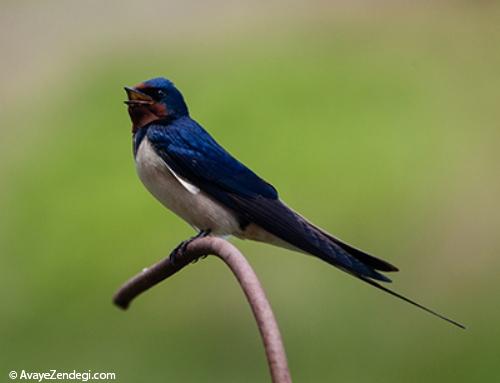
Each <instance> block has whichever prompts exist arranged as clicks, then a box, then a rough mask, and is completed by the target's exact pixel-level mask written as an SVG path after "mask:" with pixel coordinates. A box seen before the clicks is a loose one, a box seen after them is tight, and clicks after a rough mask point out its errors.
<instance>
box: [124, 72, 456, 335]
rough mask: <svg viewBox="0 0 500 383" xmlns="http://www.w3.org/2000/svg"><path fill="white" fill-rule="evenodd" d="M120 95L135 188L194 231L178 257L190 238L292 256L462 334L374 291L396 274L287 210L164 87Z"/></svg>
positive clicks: (160, 80) (142, 86) (157, 82)
mask: <svg viewBox="0 0 500 383" xmlns="http://www.w3.org/2000/svg"><path fill="white" fill-rule="evenodd" d="M124 89H125V91H126V94H127V100H126V101H124V102H125V104H127V106H128V113H129V116H130V119H131V122H132V142H133V154H134V159H135V165H136V170H137V173H138V176H139V178H140V180H141V181H142V183H143V184H144V186H145V187H146V189H148V191H149V192H150V193H151V194H152V195H153V196H154V197H155V198H156V199H157V200H158V201H159V202H160V203H161V204H163V205H164V206H165V207H166V208H168V209H169V210H171V211H172V212H173V213H175V214H176V215H177V216H179V217H180V218H182V219H184V220H185V221H186V222H187V223H189V224H190V225H191V226H192V227H193V228H195V229H196V230H197V231H198V234H197V235H195V236H193V237H192V238H190V239H189V240H187V241H184V242H182V243H181V246H180V247H181V250H182V249H185V247H186V245H187V244H188V243H189V242H190V241H192V240H194V239H196V238H200V237H205V236H208V235H213V236H221V237H228V236H235V237H237V238H240V239H249V240H254V241H259V242H264V243H268V244H271V245H275V246H279V247H283V248H286V249H290V250H294V251H298V252H301V253H305V254H308V255H312V256H314V257H317V258H319V259H321V260H323V261H325V262H326V263H328V264H330V265H333V266H335V267H337V268H338V269H340V270H342V271H344V272H346V273H348V274H350V275H351V276H353V277H355V278H357V279H359V280H361V281H363V282H365V283H367V284H369V285H371V286H373V287H375V288H377V289H379V290H382V291H384V292H386V293H388V294H391V295H392V296H394V297H397V298H399V299H402V300H403V301H406V302H408V303H410V304H412V305H414V306H416V307H418V308H420V309H422V310H424V311H427V312H428V313H430V314H432V315H434V316H436V317H439V318H441V319H443V320H445V321H447V322H449V323H451V324H453V325H456V326H458V327H461V328H465V327H464V326H463V325H462V324H461V323H459V322H457V321H454V320H452V319H450V318H448V317H445V316H444V315H442V314H439V313H437V312H436V311H434V310H431V309H429V308H427V307H425V306H423V305H421V304H420V303H417V302H416V301H414V300H412V299H409V298H407V297H405V296H403V295H402V294H399V293H397V292H395V291H393V290H390V289H389V288H387V287H386V286H384V285H382V283H388V282H391V280H390V279H389V277H388V276H387V275H385V274H386V273H389V272H395V271H398V268H397V267H396V266H394V265H392V264H391V263H389V262H387V261H384V260H382V259H379V258H377V257H375V256H373V255H370V254H368V253H366V252H364V251H362V250H360V249H358V248H356V247H354V246H351V245H349V244H348V243H346V242H344V241H342V240H340V239H339V238H338V237H336V236H334V235H332V234H330V233H328V232H327V231H326V230H324V229H322V228H320V227H318V226H316V225H314V224H313V223H312V222H311V221H309V220H308V219H306V218H305V217H304V216H302V215H301V214H299V213H297V212H296V211H294V210H293V209H292V208H290V207H289V206H287V205H286V204H285V203H284V202H283V201H282V200H281V199H280V197H279V195H278V191H277V190H276V188H275V187H274V186H273V185H271V184H270V183H268V182H267V181H265V180H264V179H262V178H261V177H259V176H258V175H257V174H256V173H254V172H253V171H252V170H250V169H249V168H248V167H247V166H245V165H244V164H243V163H241V162H240V161H238V160H237V159H236V158H235V157H234V156H232V155H231V154H230V153H229V152H228V151H227V150H225V149H224V148H223V147H222V146H221V145H220V144H219V143H218V142H217V141H215V139H214V138H213V137H212V136H211V135H210V134H209V133H208V132H207V131H206V130H205V129H204V128H203V127H202V126H201V125H200V124H199V123H198V122H196V121H195V120H194V119H192V118H191V116H190V113H189V110H188V106H187V104H186V102H185V100H184V97H183V95H182V93H181V92H180V91H179V90H178V88H177V87H176V86H175V85H174V83H173V82H172V81H170V80H168V79H166V78H164V77H156V78H152V79H150V80H147V81H143V82H141V83H139V84H137V85H135V86H132V87H129V86H126V87H124ZM172 254H175V251H174V252H173V253H172Z"/></svg>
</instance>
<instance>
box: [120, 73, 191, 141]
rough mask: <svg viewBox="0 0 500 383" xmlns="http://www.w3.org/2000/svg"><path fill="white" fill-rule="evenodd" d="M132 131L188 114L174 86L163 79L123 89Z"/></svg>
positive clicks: (154, 79)
mask: <svg viewBox="0 0 500 383" xmlns="http://www.w3.org/2000/svg"><path fill="white" fill-rule="evenodd" d="M125 91H126V92H127V96H128V100H127V101H125V104H127V105H128V113H129V115H130V118H131V120H132V124H133V125H132V131H133V132H136V131H137V129H140V128H142V127H143V126H145V125H146V124H149V123H150V122H152V121H154V120H158V119H160V118H168V117H171V118H178V117H182V116H187V115H188V114H189V112H188V108H187V106H186V103H185V102H184V98H183V97H182V94H181V92H179V90H178V89H177V88H176V87H175V85H174V84H173V83H172V82H171V81H169V80H167V79H166V78H163V77H157V78H153V79H151V80H148V81H144V82H141V83H139V84H137V85H135V86H133V87H127V86H126V87H125Z"/></svg>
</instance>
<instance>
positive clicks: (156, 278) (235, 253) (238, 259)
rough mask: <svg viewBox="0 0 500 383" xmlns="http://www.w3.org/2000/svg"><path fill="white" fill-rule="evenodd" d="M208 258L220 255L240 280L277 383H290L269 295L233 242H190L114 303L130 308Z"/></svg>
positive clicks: (208, 239) (143, 275) (121, 292)
mask: <svg viewBox="0 0 500 383" xmlns="http://www.w3.org/2000/svg"><path fill="white" fill-rule="evenodd" d="M207 255H216V256H217V257H219V258H220V259H222V260H223V261H224V263H225V264H226V265H227V266H228V267H229V268H230V269H231V271H232V272H233V274H234V275H235V277H236V279H237V280H238V282H239V284H240V286H241V288H242V289H243V292H244V293H245V296H246V297H247V300H248V303H249V304H250V307H251V308H252V312H253V314H254V317H255V320H256V322H257V327H258V328H259V332H260V335H261V338H262V342H263V343H264V349H265V351H266V357H267V363H268V365H269V370H270V372H271V378H272V381H273V382H274V383H290V382H291V377H290V371H289V369H288V362H287V359H286V353H285V348H284V346H283V341H282V339H281V334H280V331H279V328H278V324H277V322H276V318H275V317H274V314H273V311H272V309H271V305H270V304H269V301H268V300H267V297H266V294H265V292H264V290H263V288H262V286H261V284H260V282H259V279H258V278H257V275H256V274H255V272H254V271H253V269H252V267H251V266H250V264H249V263H248V261H247V260H246V258H245V257H244V256H243V254H242V253H241V252H240V251H239V250H238V249H237V248H236V247H235V246H233V245H232V244H230V243H229V242H227V241H225V240H223V239H221V238H217V237H212V236H208V237H204V238H197V239H194V240H193V241H191V242H189V244H188V245H187V246H186V247H185V250H184V251H183V252H182V253H181V254H179V253H178V254H176V255H175V263H172V260H171V258H170V257H167V258H165V259H163V260H161V261H160V262H158V263H156V264H154V265H153V266H151V267H149V268H147V269H144V270H143V271H142V272H141V273H139V274H138V275H136V276H135V277H133V278H131V279H130V280H128V281H127V282H126V283H125V284H124V285H123V286H122V287H121V288H120V289H119V290H118V291H117V292H116V294H115V296H114V297H113V302H114V303H115V304H116V305H117V306H119V307H120V308H122V309H127V307H128V306H129V305H130V303H131V301H132V300H133V299H134V298H135V297H137V296H138V295H139V294H141V293H143V292H144V291H146V290H148V289H149V288H151V287H152V286H154V285H156V284H157V283H159V282H161V281H163V280H164V279H167V278H168V277H170V276H171V275H173V274H175V273H176V272H178V271H179V270H181V269H182V268H184V267H185V266H187V265H189V264H190V263H191V262H193V261H195V260H197V259H198V258H200V257H203V256H207Z"/></svg>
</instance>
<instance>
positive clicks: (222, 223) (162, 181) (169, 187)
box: [135, 137, 240, 235]
mask: <svg viewBox="0 0 500 383" xmlns="http://www.w3.org/2000/svg"><path fill="white" fill-rule="evenodd" d="M135 161H136V168H137V173H138V175H139V178H140V179H141V181H142V183H143V184H144V186H146V188H147V189H148V190H149V192H150V193H151V194H153V195H154V196H155V197H156V199H158V201H160V202H161V203H162V204H163V205H164V206H165V207H167V208H168V209H170V210H172V211H173V212H174V213H175V214H177V215H178V216H179V217H181V218H182V219H184V220H185V221H187V222H188V223H189V224H191V225H192V226H194V227H196V228H198V229H200V230H207V229H210V230H211V231H212V233H214V234H216V235H228V234H237V233H239V231H240V228H239V223H238V221H237V219H236V217H235V216H234V214H233V213H232V212H231V211H230V210H228V209H226V208H225V207H224V206H222V205H221V204H219V203H218V202H216V201H214V200H213V199H212V198H210V197H209V196H208V195H207V194H205V193H204V192H203V191H201V190H200V189H199V188H198V187H197V186H196V185H193V184H191V183H190V182H188V181H187V180H185V179H183V178H181V177H180V176H179V175H177V174H175V173H174V172H173V171H172V169H170V168H169V167H168V166H167V164H166V163H165V161H163V160H162V159H161V157H160V156H158V155H157V154H156V153H155V151H154V149H153V148H152V146H151V143H150V142H149V140H148V139H147V137H145V138H144V139H143V140H142V142H141V144H140V146H139V149H138V151H137V155H136V158H135Z"/></svg>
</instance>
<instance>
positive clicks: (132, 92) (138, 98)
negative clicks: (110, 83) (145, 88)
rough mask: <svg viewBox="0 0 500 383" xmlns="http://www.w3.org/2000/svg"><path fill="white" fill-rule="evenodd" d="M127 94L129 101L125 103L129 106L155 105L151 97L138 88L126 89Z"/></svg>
mask: <svg viewBox="0 0 500 383" xmlns="http://www.w3.org/2000/svg"><path fill="white" fill-rule="evenodd" d="M124 89H125V92H127V96H128V100H127V101H124V102H125V104H127V105H151V104H154V100H153V98H152V97H151V96H148V95H147V94H146V93H143V92H141V91H140V90H137V89H136V88H131V87H128V86H126V87H124Z"/></svg>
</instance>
